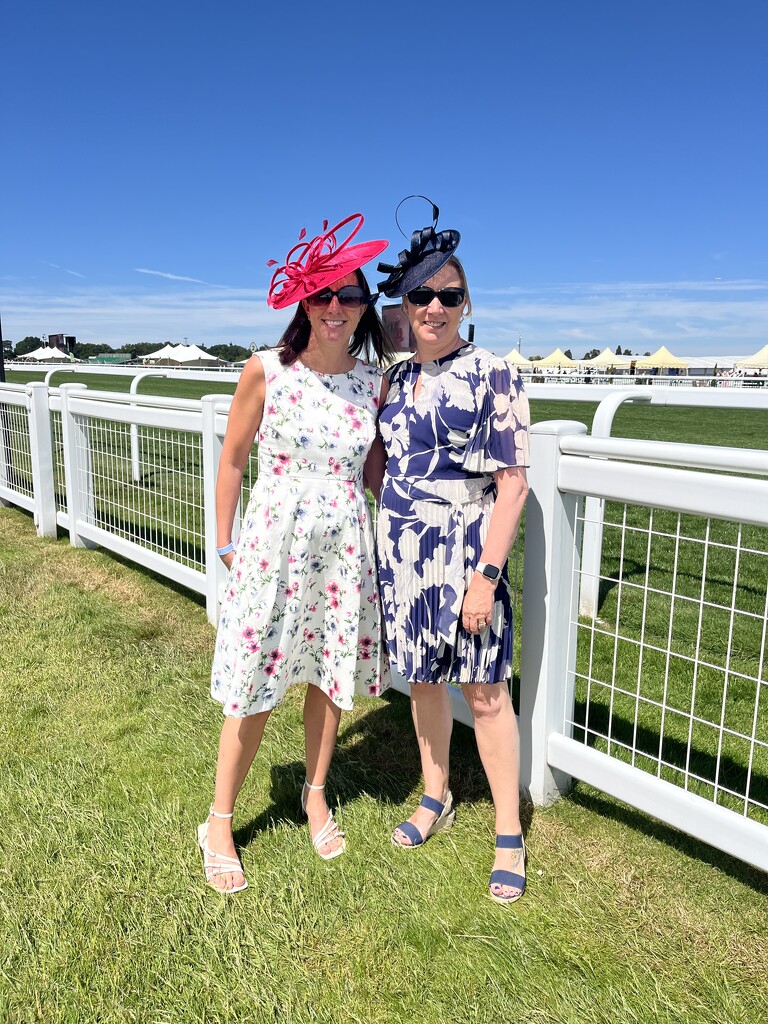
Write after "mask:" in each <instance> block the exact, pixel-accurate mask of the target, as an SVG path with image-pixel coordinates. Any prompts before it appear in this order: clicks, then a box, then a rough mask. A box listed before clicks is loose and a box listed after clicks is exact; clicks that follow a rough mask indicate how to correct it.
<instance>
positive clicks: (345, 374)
mask: <svg viewBox="0 0 768 1024" xmlns="http://www.w3.org/2000/svg"><path fill="white" fill-rule="evenodd" d="M296 362H297V363H298V364H299V365H300V366H302V367H303V368H304V369H305V370H306V371H307V372H308V373H314V375H315V376H316V377H348V376H349V375H350V373H354V371H355V370H356V369H357V363H358V360H357V358H355V361H354V363H353V364H352V366H350V368H349V369H348V370H340V371H339V372H338V373H323V371H322V370H313V369H312V367H311V366H307V364H306V363H305V362H304V361H303V359H302V358H301V356H299V358H298V359H297V360H296Z"/></svg>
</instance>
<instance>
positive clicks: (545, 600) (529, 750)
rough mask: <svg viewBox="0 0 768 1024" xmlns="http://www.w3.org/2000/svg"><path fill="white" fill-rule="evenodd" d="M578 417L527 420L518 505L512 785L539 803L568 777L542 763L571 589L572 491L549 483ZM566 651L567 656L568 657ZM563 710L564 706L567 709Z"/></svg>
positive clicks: (553, 728) (563, 662) (574, 549)
mask: <svg viewBox="0 0 768 1024" xmlns="http://www.w3.org/2000/svg"><path fill="white" fill-rule="evenodd" d="M586 432H587V428H586V426H585V425H584V424H583V423H577V422H575V421H572V420H550V421H548V422H546V423H537V424H536V425H535V426H533V427H532V428H531V468H530V470H529V471H528V482H529V486H530V494H529V495H528V501H527V504H526V509H525V555H524V559H525V560H524V568H523V627H522V636H523V641H522V651H521V664H520V788H521V789H523V790H527V792H528V793H529V794H530V798H531V800H532V801H533V802H534V803H535V804H537V805H540V806H546V805H547V804H550V803H552V802H553V801H554V800H556V799H557V797H558V796H560V795H561V794H563V793H565V792H567V790H568V788H569V787H570V781H571V780H570V777H569V776H567V775H565V774H564V773H563V772H560V771H557V770H556V769H555V770H553V769H551V768H550V767H549V765H548V764H547V741H548V738H549V735H550V733H552V732H557V733H562V732H563V720H564V715H563V711H564V708H565V707H566V702H567V701H568V700H569V699H570V700H572V699H573V697H572V694H573V669H574V667H575V657H576V651H575V644H574V643H571V642H569V639H570V638H571V634H572V632H573V633H575V628H574V627H573V626H571V622H572V621H573V620H574V618H575V612H576V604H577V598H578V591H577V589H576V587H575V586H574V585H573V580H572V576H573V571H574V560H575V565H576V567H578V542H579V529H578V521H577V518H578V517H577V511H578V497H577V496H576V495H574V494H562V493H561V492H560V491H559V490H558V489H557V466H558V461H559V459H560V438H561V437H563V436H565V435H569V434H586ZM569 659H570V661H571V662H572V664H569ZM569 713H570V712H569Z"/></svg>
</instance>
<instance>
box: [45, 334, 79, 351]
mask: <svg viewBox="0 0 768 1024" xmlns="http://www.w3.org/2000/svg"><path fill="white" fill-rule="evenodd" d="M76 344H77V338H76V337H75V336H74V334H49V335H48V348H60V349H61V351H62V352H66V353H67V355H70V354H71V353H72V352H74V350H75V345H76Z"/></svg>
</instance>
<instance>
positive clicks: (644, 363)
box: [636, 345, 688, 370]
mask: <svg viewBox="0 0 768 1024" xmlns="http://www.w3.org/2000/svg"><path fill="white" fill-rule="evenodd" d="M636 365H637V368H638V369H640V370H647V369H650V368H651V367H654V366H657V367H659V368H660V369H667V368H670V367H677V368H678V369H680V370H687V369H688V363H686V362H685V360H684V359H678V357H677V356H675V355H672V353H671V352H670V351H669V349H668V348H666V347H665V346H664V345H662V346H661V348H659V349H656V351H655V352H654V353H653V355H652V356H646V357H645V358H644V359H638V360H637V364H636Z"/></svg>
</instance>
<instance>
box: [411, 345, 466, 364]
mask: <svg viewBox="0 0 768 1024" xmlns="http://www.w3.org/2000/svg"><path fill="white" fill-rule="evenodd" d="M471 346H472V342H471V341H462V343H461V344H460V345H459V347H458V348H455V349H454V350H453V351H452V352H448V353H447V354H446V355H444V356H440V358H439V359H427V360H426V361H425V362H423V363H418V362H416V360H415V359H411V366H442V365H443V363H447V362H449V361H450V360H451V359H455V358H456V356H458V355H459V354H461V353H463V352H464V350H465V349H467V348H471Z"/></svg>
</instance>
